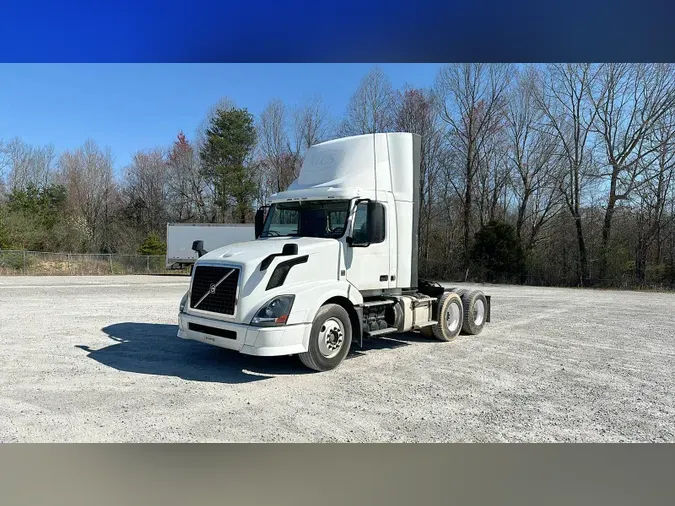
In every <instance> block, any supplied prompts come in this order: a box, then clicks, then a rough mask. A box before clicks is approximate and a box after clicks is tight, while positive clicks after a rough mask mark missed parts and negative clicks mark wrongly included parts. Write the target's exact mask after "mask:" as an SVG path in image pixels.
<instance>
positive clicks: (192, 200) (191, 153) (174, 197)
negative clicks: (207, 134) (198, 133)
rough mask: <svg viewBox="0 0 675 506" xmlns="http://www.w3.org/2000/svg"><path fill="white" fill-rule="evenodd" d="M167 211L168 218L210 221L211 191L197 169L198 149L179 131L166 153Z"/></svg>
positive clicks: (212, 207)
mask: <svg viewBox="0 0 675 506" xmlns="http://www.w3.org/2000/svg"><path fill="white" fill-rule="evenodd" d="M167 171H168V176H167V177H168V199H169V215H170V217H171V219H172V220H174V221H178V222H186V221H193V220H197V221H198V222H213V221H214V220H215V218H216V212H215V208H214V206H213V199H212V192H211V191H210V188H209V185H208V183H207V181H206V178H205V177H204V175H203V172H202V170H201V162H200V158H199V153H197V152H196V151H195V149H194V145H193V144H192V143H190V142H188V140H187V138H186V137H185V134H183V132H180V133H179V134H178V136H177V138H176V141H175V142H174V144H173V146H172V147H171V149H170V150H169V154H168V157H167Z"/></svg>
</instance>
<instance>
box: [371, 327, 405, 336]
mask: <svg viewBox="0 0 675 506" xmlns="http://www.w3.org/2000/svg"><path fill="white" fill-rule="evenodd" d="M396 332H398V329H397V328H395V327H389V328H386V329H380V330H372V331H369V332H366V333H365V334H364V335H365V336H366V337H380V336H384V335H387V334H394V333H396Z"/></svg>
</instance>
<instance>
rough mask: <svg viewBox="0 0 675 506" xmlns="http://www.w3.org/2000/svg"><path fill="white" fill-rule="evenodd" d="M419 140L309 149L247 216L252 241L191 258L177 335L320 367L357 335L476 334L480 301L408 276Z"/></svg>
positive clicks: (382, 138) (483, 316)
mask: <svg viewBox="0 0 675 506" xmlns="http://www.w3.org/2000/svg"><path fill="white" fill-rule="evenodd" d="M420 141H421V139H420V137H419V136H417V135H414V134H410V133H383V134H369V135H360V136H353V137H347V138H343V139H337V140H333V141H328V142H324V143H321V144H317V145H315V146H312V147H311V148H310V149H309V150H308V153H307V156H306V158H305V161H304V163H303V165H302V167H301V170H300V173H299V176H298V179H297V180H296V181H294V182H293V183H292V184H291V185H290V187H289V188H288V190H287V191H284V192H280V193H277V194H275V195H272V197H271V199H270V203H269V204H270V205H269V206H268V207H266V208H261V209H260V210H259V211H258V213H257V214H256V225H255V237H256V239H255V240H253V241H247V242H241V243H236V244H232V245H229V246H226V247H223V248H219V249H217V250H214V251H211V252H208V253H206V254H203V255H202V256H201V257H200V258H199V259H198V260H197V261H196V263H195V265H194V268H193V271H192V275H191V283H190V289H189V291H188V293H187V294H186V295H185V296H184V297H183V300H182V301H181V304H180V311H179V331H178V336H179V337H181V338H185V339H194V340H197V341H202V342H205V343H209V344H213V345H216V346H221V347H224V348H229V349H233V350H237V351H239V352H241V353H246V354H251V355H259V356H273V355H298V356H299V357H300V359H301V361H302V362H303V363H304V364H305V365H306V366H307V367H309V368H311V369H314V370H317V371H325V370H329V369H333V368H335V367H337V366H338V365H339V364H340V363H341V362H342V360H344V358H345V357H346V355H347V353H348V352H349V348H350V346H351V345H352V343H357V344H359V345H362V343H363V339H364V338H375V337H379V336H382V335H385V334H389V333H395V332H406V331H411V330H418V331H422V332H424V333H425V334H426V335H429V336H433V337H436V338H438V339H440V340H443V341H449V340H452V339H454V337H455V336H456V335H457V334H459V333H460V331H462V330H464V331H465V332H467V333H478V332H480V331H481V330H482V328H483V325H484V324H485V323H486V322H487V321H489V318H490V299H489V297H486V296H484V295H483V294H482V293H481V292H470V291H466V290H446V289H445V288H443V287H441V286H440V285H439V284H437V283H430V282H428V281H420V280H418V276H417V245H418V239H417V231H418V227H417V222H418V209H419V160H420Z"/></svg>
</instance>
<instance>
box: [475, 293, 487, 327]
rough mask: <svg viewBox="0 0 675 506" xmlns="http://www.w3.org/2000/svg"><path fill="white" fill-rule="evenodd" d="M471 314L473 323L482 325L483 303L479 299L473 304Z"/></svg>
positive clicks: (483, 317) (483, 316)
mask: <svg viewBox="0 0 675 506" xmlns="http://www.w3.org/2000/svg"><path fill="white" fill-rule="evenodd" d="M473 314H474V316H473V322H474V323H475V324H476V325H482V324H483V320H484V319H485V303H484V302H483V301H482V300H481V299H478V300H477V301H476V303H475V304H474V313H473Z"/></svg>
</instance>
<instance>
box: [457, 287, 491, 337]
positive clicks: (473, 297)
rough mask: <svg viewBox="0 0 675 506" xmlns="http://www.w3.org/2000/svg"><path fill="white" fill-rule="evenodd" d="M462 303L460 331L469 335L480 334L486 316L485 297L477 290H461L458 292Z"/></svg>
mask: <svg viewBox="0 0 675 506" xmlns="http://www.w3.org/2000/svg"><path fill="white" fill-rule="evenodd" d="M460 296H461V297H462V304H463V305H464V321H463V323H462V332H463V333H464V334H468V335H470V336H475V335H477V334H480V333H481V332H482V330H483V327H484V326H485V318H486V317H487V299H486V298H485V295H483V292H480V291H478V290H463V293H461V294H460Z"/></svg>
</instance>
